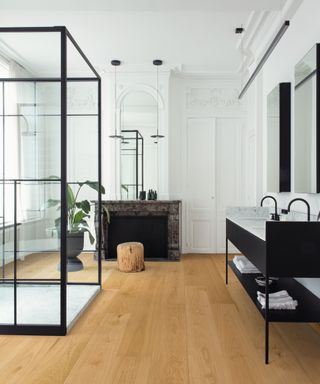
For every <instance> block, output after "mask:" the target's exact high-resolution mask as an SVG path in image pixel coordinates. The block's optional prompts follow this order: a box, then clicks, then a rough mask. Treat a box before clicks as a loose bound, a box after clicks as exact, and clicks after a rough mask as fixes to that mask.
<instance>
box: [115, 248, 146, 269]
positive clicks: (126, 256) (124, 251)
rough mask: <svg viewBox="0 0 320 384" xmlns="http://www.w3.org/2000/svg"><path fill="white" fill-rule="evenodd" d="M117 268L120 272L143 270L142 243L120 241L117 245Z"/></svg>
mask: <svg viewBox="0 0 320 384" xmlns="http://www.w3.org/2000/svg"><path fill="white" fill-rule="evenodd" d="M117 259H118V268H119V271H121V272H140V271H143V270H144V248H143V244H141V243H137V242H129V243H122V244H119V245H118V246H117Z"/></svg>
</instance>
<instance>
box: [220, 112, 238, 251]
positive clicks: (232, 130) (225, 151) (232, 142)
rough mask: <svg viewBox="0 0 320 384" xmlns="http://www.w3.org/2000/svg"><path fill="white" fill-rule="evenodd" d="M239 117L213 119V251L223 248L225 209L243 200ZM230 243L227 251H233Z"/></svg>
mask: <svg viewBox="0 0 320 384" xmlns="http://www.w3.org/2000/svg"><path fill="white" fill-rule="evenodd" d="M242 124H243V123H242V120H241V119H231V118H230V119H229V118H223V119H216V204H217V252H218V253H222V252H224V251H225V241H226V240H225V239H226V208H227V207H232V206H240V205H242V204H241V202H242V201H243V183H242V156H241V138H242V132H241V131H242ZM234 250H235V249H234V248H232V246H231V245H230V251H234Z"/></svg>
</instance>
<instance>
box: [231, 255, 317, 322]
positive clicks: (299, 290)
mask: <svg viewBox="0 0 320 384" xmlns="http://www.w3.org/2000/svg"><path fill="white" fill-rule="evenodd" d="M229 266H230V268H231V269H232V271H233V272H234V274H235V275H236V276H237V278H238V280H239V281H240V283H241V284H242V286H243V288H244V289H245V290H246V292H247V293H248V295H249V296H250V298H251V300H252V301H253V303H254V305H255V306H256V307H257V309H258V311H259V312H260V313H261V315H262V316H263V317H264V318H265V310H264V309H261V305H260V303H259V302H258V300H257V291H260V292H264V287H259V286H258V285H257V284H256V282H255V280H254V279H255V277H257V276H259V275H261V273H259V274H242V273H241V272H239V271H238V269H237V268H236V266H235V265H234V263H233V262H232V261H229ZM281 290H286V291H288V293H289V295H290V296H292V297H293V299H294V300H297V301H298V307H297V308H296V309H295V310H279V309H278V310H272V309H269V322H283V323H305V322H307V323H313V322H320V299H319V298H318V297H317V296H315V295H314V294H313V293H312V292H310V291H309V290H308V289H307V288H305V287H304V286H303V285H301V284H300V283H299V282H298V281H296V280H295V279H293V278H280V279H279V280H278V281H276V282H273V283H272V284H271V285H270V286H269V293H272V292H277V291H281Z"/></svg>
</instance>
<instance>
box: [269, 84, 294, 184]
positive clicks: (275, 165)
mask: <svg viewBox="0 0 320 384" xmlns="http://www.w3.org/2000/svg"><path fill="white" fill-rule="evenodd" d="M290 126H291V84H290V83H280V84H278V85H277V86H276V87H275V88H274V89H273V90H272V91H271V92H270V93H269V95H268V98H267V191H268V192H290V184H291V178H290V173H291V169H290V168H291V167H290V164H291V153H290V145H291V143H290V141H291V134H290V130H291V128H290Z"/></svg>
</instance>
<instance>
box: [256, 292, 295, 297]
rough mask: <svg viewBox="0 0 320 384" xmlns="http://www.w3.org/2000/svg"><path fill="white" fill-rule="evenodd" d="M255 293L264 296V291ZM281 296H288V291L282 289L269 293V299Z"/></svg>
mask: <svg viewBox="0 0 320 384" xmlns="http://www.w3.org/2000/svg"><path fill="white" fill-rule="evenodd" d="M257 295H258V296H262V297H265V296H266V295H265V293H263V292H260V291H258V292H257ZM283 297H290V296H289V293H288V291H285V290H283V291H278V292H273V293H269V298H270V299H271V298H283Z"/></svg>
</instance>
